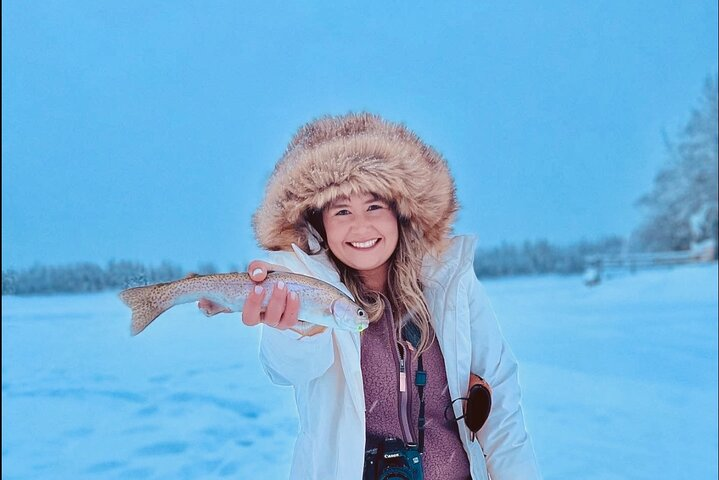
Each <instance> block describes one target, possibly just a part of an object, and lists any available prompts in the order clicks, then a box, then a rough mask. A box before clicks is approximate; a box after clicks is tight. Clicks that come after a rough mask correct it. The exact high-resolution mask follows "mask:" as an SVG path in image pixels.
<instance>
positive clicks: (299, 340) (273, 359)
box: [259, 252, 335, 385]
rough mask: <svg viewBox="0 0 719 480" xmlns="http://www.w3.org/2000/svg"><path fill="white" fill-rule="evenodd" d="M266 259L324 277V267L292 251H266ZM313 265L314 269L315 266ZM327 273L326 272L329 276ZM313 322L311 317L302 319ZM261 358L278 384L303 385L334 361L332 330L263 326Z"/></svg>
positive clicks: (287, 267)
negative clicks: (309, 332) (308, 333)
mask: <svg viewBox="0 0 719 480" xmlns="http://www.w3.org/2000/svg"><path fill="white" fill-rule="evenodd" d="M267 257H268V258H267V261H268V262H269V263H272V264H274V265H280V266H282V267H284V268H286V269H287V270H289V271H291V272H295V273H300V274H303V275H309V276H312V277H316V278H320V279H322V280H326V279H327V278H323V272H322V267H321V266H318V265H317V264H313V265H312V266H310V265H308V263H310V260H308V259H307V258H306V257H304V258H302V257H299V256H298V253H297V252H295V253H292V252H267ZM312 267H314V268H312ZM327 275H328V274H327V273H326V272H324V276H325V277H326V276H327ZM303 320H307V321H309V322H312V319H310V318H307V319H303ZM260 328H261V329H262V335H261V337H260V352H259V358H260V363H261V364H262V367H263V368H264V370H265V373H266V374H267V376H268V377H269V378H270V380H271V381H272V382H273V383H275V384H277V385H302V384H305V383H308V382H309V381H311V380H313V379H315V378H317V377H319V376H321V375H322V374H323V373H325V372H326V371H327V370H328V369H329V368H330V366H332V364H333V363H334V360H335V350H334V342H333V338H332V337H333V336H332V330H331V329H329V328H328V329H325V330H324V331H323V332H321V333H318V334H316V335H312V336H305V337H303V336H301V335H300V334H298V333H297V332H294V331H292V330H278V329H276V328H271V327H267V326H265V325H262V326H260Z"/></svg>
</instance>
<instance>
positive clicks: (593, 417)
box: [2, 264, 717, 480]
mask: <svg viewBox="0 0 719 480" xmlns="http://www.w3.org/2000/svg"><path fill="white" fill-rule="evenodd" d="M485 286H486V288H487V290H488V293H489V295H490V298H491V299H492V302H493V304H494V307H495V310H496V312H497V315H498V317H499V319H500V322H501V323H502V327H503V330H504V333H505V335H506V337H507V338H508V340H509V341H510V344H511V345H512V349H513V351H514V353H515V355H516V356H517V357H518V359H519V361H520V379H521V382H522V384H523V389H524V407H525V415H526V419H527V424H528V428H529V430H530V432H531V434H532V436H533V439H534V444H535V449H536V451H537V454H538V457H539V461H540V464H541V467H542V470H543V472H544V476H545V478H546V479H547V480H550V479H647V480H649V479H652V480H655V479H677V478H681V479H715V478H717V266H716V264H713V265H708V266H706V265H705V266H694V267H682V268H676V269H669V270H655V271H648V272H640V273H637V274H634V275H629V274H627V275H625V276H623V277H622V276H620V277H617V278H614V279H612V280H610V281H608V282H605V283H603V284H601V285H599V286H596V287H593V288H587V287H585V286H584V285H583V284H582V282H581V279H580V278H579V277H540V278H514V279H505V280H494V281H487V282H485ZM259 333H260V332H259V330H258V329H255V328H247V327H244V326H243V325H242V323H241V322H240V320H239V316H237V315H232V316H229V315H218V316H217V317H214V318H210V319H207V318H205V317H204V316H203V315H201V314H200V313H199V312H198V311H197V309H196V307H195V306H194V305H183V306H179V307H175V308H174V309H172V310H170V311H169V312H167V313H166V314H164V315H163V316H162V317H161V318H160V319H158V320H157V321H156V322H155V323H154V324H153V325H151V326H150V327H149V328H148V329H147V330H146V331H145V332H143V333H142V334H140V335H139V336H137V337H130V335H129V310H127V309H126V307H125V306H124V305H122V304H121V302H120V301H119V300H118V299H117V297H116V295H115V294H110V293H105V294H97V295H80V296H54V297H35V298H28V297H25V298H17V297H3V298H2V478H3V479H7V480H10V479H25V478H27V479H30V478H48V479H65V478H68V479H69V478H72V479H90V478H93V479H94V478H103V479H104V478H109V479H112V478H137V479H143V478H148V479H161V478H162V479H164V478H172V479H184V478H187V479H204V478H262V479H265V478H267V479H275V478H278V479H281V478H286V477H287V473H288V471H289V463H290V458H291V453H292V447H293V440H294V436H295V433H296V431H297V422H296V411H295V408H294V402H293V399H292V391H291V389H288V388H281V387H276V386H274V385H272V384H270V383H269V381H268V380H267V378H266V377H265V375H264V373H263V371H262V368H261V367H260V365H259V363H258V360H257V346H258V340H259Z"/></svg>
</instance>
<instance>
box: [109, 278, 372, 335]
mask: <svg viewBox="0 0 719 480" xmlns="http://www.w3.org/2000/svg"><path fill="white" fill-rule="evenodd" d="M280 281H282V282H284V283H285V288H286V289H287V291H288V292H295V293H296V294H297V295H298V296H299V299H300V310H299V313H298V315H297V316H298V319H312V322H311V323H310V322H308V321H305V320H300V322H299V323H298V324H297V325H296V326H295V327H292V330H294V331H295V332H297V333H299V334H300V335H302V336H311V335H314V334H317V333H320V332H322V331H324V330H325V329H326V328H337V329H341V330H350V331H354V332H361V331H363V330H364V329H366V328H367V326H368V325H369V319H368V316H367V313H366V312H365V311H364V310H363V309H362V308H360V307H359V306H358V305H357V304H356V303H355V302H354V301H353V300H352V299H351V298H350V297H349V296H347V295H346V294H345V293H344V292H342V291H341V290H339V289H338V288H336V287H335V286H334V285H331V284H329V283H327V282H324V281H322V280H319V279H316V278H314V277H310V276H307V275H301V274H299V273H290V272H278V271H273V272H268V274H267V277H266V278H265V280H264V281H262V282H255V281H253V280H252V279H251V278H250V275H249V274H247V273H241V272H236V273H215V274H210V275H192V276H188V277H185V278H183V279H180V280H176V281H173V282H164V283H156V284H152V285H144V286H141V287H133V288H128V289H125V290H123V291H121V292H120V293H119V297H120V299H121V300H122V301H123V302H124V303H125V305H127V306H128V307H130V309H131V310H132V321H131V327H130V333H131V334H132V335H133V336H134V335H137V334H138V333H140V332H142V331H143V330H144V329H145V328H147V326H148V325H150V323H152V322H153V321H154V320H155V319H156V318H157V317H159V316H160V315H162V314H163V313H164V312H166V311H167V310H169V309H170V308H172V307H174V306H175V305H181V304H184V303H190V302H195V301H197V300H200V299H202V298H206V299H208V300H211V301H212V302H214V303H215V304H217V305H219V306H220V307H223V309H221V310H216V311H213V312H209V311H206V312H205V314H206V315H207V316H210V315H214V314H215V313H220V312H227V313H231V312H241V311H242V307H243V305H244V304H245V300H247V297H248V296H249V294H250V292H252V290H253V289H254V288H255V286H256V285H261V286H262V287H263V288H264V289H265V292H266V293H265V296H264V298H263V301H262V306H261V311H264V310H265V309H266V307H267V303H268V302H269V299H270V297H271V296H272V292H273V291H274V289H275V287H276V285H277V283H278V282H280Z"/></svg>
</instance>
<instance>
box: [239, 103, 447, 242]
mask: <svg viewBox="0 0 719 480" xmlns="http://www.w3.org/2000/svg"><path fill="white" fill-rule="evenodd" d="M357 193H374V194H377V195H378V196H380V197H381V198H385V199H387V200H392V201H394V202H396V207H397V213H398V215H399V216H400V219H401V220H403V221H407V222H408V223H409V225H410V227H411V228H413V229H415V230H416V231H417V233H419V235H420V237H421V238H423V240H424V242H425V244H426V246H427V248H428V249H429V250H434V251H442V250H444V245H445V242H446V240H447V239H448V237H449V234H450V231H451V228H452V222H453V220H454V216H455V214H456V212H457V210H458V203H457V197H456V192H455V186H454V181H453V179H452V176H451V174H450V172H449V168H448V167H447V163H446V162H445V160H444V159H443V158H442V156H441V155H440V154H439V153H438V152H437V151H435V150H434V149H433V148H432V147H429V146H428V145H426V144H424V143H423V142H422V141H421V140H420V139H419V137H417V135H415V134H414V133H412V132H411V131H409V130H408V129H407V128H405V127H404V126H403V125H400V124H395V123H390V122H387V121H385V120H383V119H382V118H380V117H379V116H376V115H372V114H368V113H359V114H348V115H344V116H336V117H332V116H326V117H322V118H320V119H317V120H315V121H312V122H310V123H308V124H306V125H305V126H303V127H302V128H300V129H299V131H298V132H297V133H296V134H295V136H294V138H293V139H292V141H291V142H290V144H289V145H288V147H287V150H286V151H285V153H284V155H283V156H282V158H281V159H280V160H279V162H278V163H277V165H276V166H275V169H274V172H273V173H272V175H271V177H270V179H269V182H268V184H267V188H266V191H265V198H264V200H263V202H262V204H261V205H260V207H259V208H258V209H257V211H256V212H255V214H254V216H253V219H252V223H253V227H254V230H255V236H256V237H257V240H258V243H259V245H260V246H261V247H263V248H265V249H267V250H290V249H291V245H292V244H293V243H295V244H297V245H298V246H299V247H301V248H302V249H303V250H305V251H309V249H308V247H309V244H308V236H309V235H310V230H309V228H308V223H307V220H306V215H307V213H308V212H310V211H312V210H321V209H322V208H323V207H324V206H325V205H327V204H328V203H330V202H332V201H333V200H335V199H336V198H338V197H340V196H343V195H347V196H349V195H352V194H357Z"/></svg>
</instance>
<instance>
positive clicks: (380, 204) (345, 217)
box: [322, 193, 399, 278]
mask: <svg viewBox="0 0 719 480" xmlns="http://www.w3.org/2000/svg"><path fill="white" fill-rule="evenodd" d="M322 221H323V224H324V227H325V232H326V234H327V244H328V246H329V248H330V250H331V251H332V253H333V254H334V255H335V256H336V257H337V258H338V259H339V260H340V261H341V262H342V263H344V264H345V265H347V266H348V267H351V268H353V269H355V270H358V271H359V272H360V273H361V274H362V277H363V278H369V277H372V276H375V277H377V278H380V276H381V278H386V273H387V265H388V260H389V258H390V257H391V256H392V253H393V252H394V249H395V248H396V247H397V241H398V238H399V232H398V226H397V215H396V214H395V213H394V211H393V210H392V208H390V206H389V205H388V204H387V203H386V202H384V201H383V200H379V199H378V198H377V197H376V196H375V195H372V194H369V193H368V194H359V195H353V196H352V197H349V198H347V197H340V198H339V199H337V200H335V201H334V202H333V203H332V204H330V206H329V207H327V208H325V209H324V210H323V211H322Z"/></svg>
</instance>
